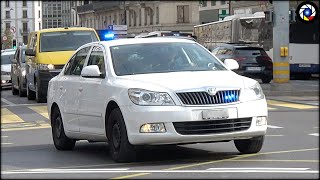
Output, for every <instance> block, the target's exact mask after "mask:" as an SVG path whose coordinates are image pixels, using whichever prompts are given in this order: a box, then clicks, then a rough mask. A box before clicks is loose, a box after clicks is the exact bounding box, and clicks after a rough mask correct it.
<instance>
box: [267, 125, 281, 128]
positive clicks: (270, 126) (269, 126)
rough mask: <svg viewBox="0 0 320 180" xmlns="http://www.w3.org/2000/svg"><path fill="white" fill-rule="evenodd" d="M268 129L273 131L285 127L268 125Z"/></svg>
mask: <svg viewBox="0 0 320 180" xmlns="http://www.w3.org/2000/svg"><path fill="white" fill-rule="evenodd" d="M267 127H268V128H271V129H282V128H283V127H280V126H272V125H267Z"/></svg>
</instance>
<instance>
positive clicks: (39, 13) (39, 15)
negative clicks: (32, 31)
mask: <svg viewBox="0 0 320 180" xmlns="http://www.w3.org/2000/svg"><path fill="white" fill-rule="evenodd" d="M38 17H39V18H41V12H40V10H39V11H38Z"/></svg>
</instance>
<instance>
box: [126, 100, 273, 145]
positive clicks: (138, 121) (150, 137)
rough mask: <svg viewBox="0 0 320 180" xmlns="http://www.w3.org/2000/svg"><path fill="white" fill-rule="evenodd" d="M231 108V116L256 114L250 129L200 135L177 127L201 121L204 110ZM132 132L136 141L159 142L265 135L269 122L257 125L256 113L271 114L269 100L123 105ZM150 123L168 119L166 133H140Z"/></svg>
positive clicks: (137, 142)
mask: <svg viewBox="0 0 320 180" xmlns="http://www.w3.org/2000/svg"><path fill="white" fill-rule="evenodd" d="M221 108H228V109H230V110H229V118H228V119H239V118H252V121H251V125H250V127H249V128H248V129H246V130H240V131H234V132H224V133H208V134H197V135H181V134H179V133H178V132H177V130H176V129H175V126H174V125H173V123H174V122H187V123H188V122H201V121H204V120H203V119H202V114H201V113H202V111H203V110H212V109H221ZM120 109H121V111H122V114H123V118H124V119H125V124H126V128H127V133H128V139H129V142H130V143H131V144H133V145H147V144H148V145H157V144H180V143H200V142H212V141H225V140H234V139H248V138H251V137H255V136H260V135H265V134H266V130H267V125H262V126H256V117H258V116H265V117H267V116H268V110H267V103H266V100H265V99H263V100H257V101H251V102H245V103H234V104H229V105H213V106H202V107H201V106H196V107H187V106H137V105H132V106H121V107H120ZM146 123H164V125H165V128H166V132H165V133H140V127H141V126H142V125H143V124H146Z"/></svg>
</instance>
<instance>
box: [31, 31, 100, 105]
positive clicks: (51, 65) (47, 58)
mask: <svg viewBox="0 0 320 180" xmlns="http://www.w3.org/2000/svg"><path fill="white" fill-rule="evenodd" d="M99 40H100V39H99V36H98V34H97V32H96V31H95V30H94V29H92V28H85V27H65V28H50V29H42V30H39V31H35V32H31V33H30V34H29V38H28V45H27V49H26V51H25V54H26V79H27V87H26V88H27V97H28V99H29V100H33V99H36V101H37V102H46V101H47V89H48V83H49V81H50V79H51V78H53V77H54V76H56V75H58V74H59V72H60V71H61V69H62V68H63V66H64V65H65V63H67V61H68V59H69V58H70V57H71V55H72V54H73V53H74V52H75V50H76V49H78V48H79V47H80V46H82V45H83V44H86V43H90V42H94V41H99Z"/></svg>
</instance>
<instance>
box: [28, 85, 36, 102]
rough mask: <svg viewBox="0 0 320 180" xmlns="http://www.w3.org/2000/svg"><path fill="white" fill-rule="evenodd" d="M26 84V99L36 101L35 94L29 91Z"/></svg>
mask: <svg viewBox="0 0 320 180" xmlns="http://www.w3.org/2000/svg"><path fill="white" fill-rule="evenodd" d="M28 84H29V83H28V82H27V98H28V100H34V99H36V94H35V93H34V92H33V91H31V90H30V88H29V85H28Z"/></svg>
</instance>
